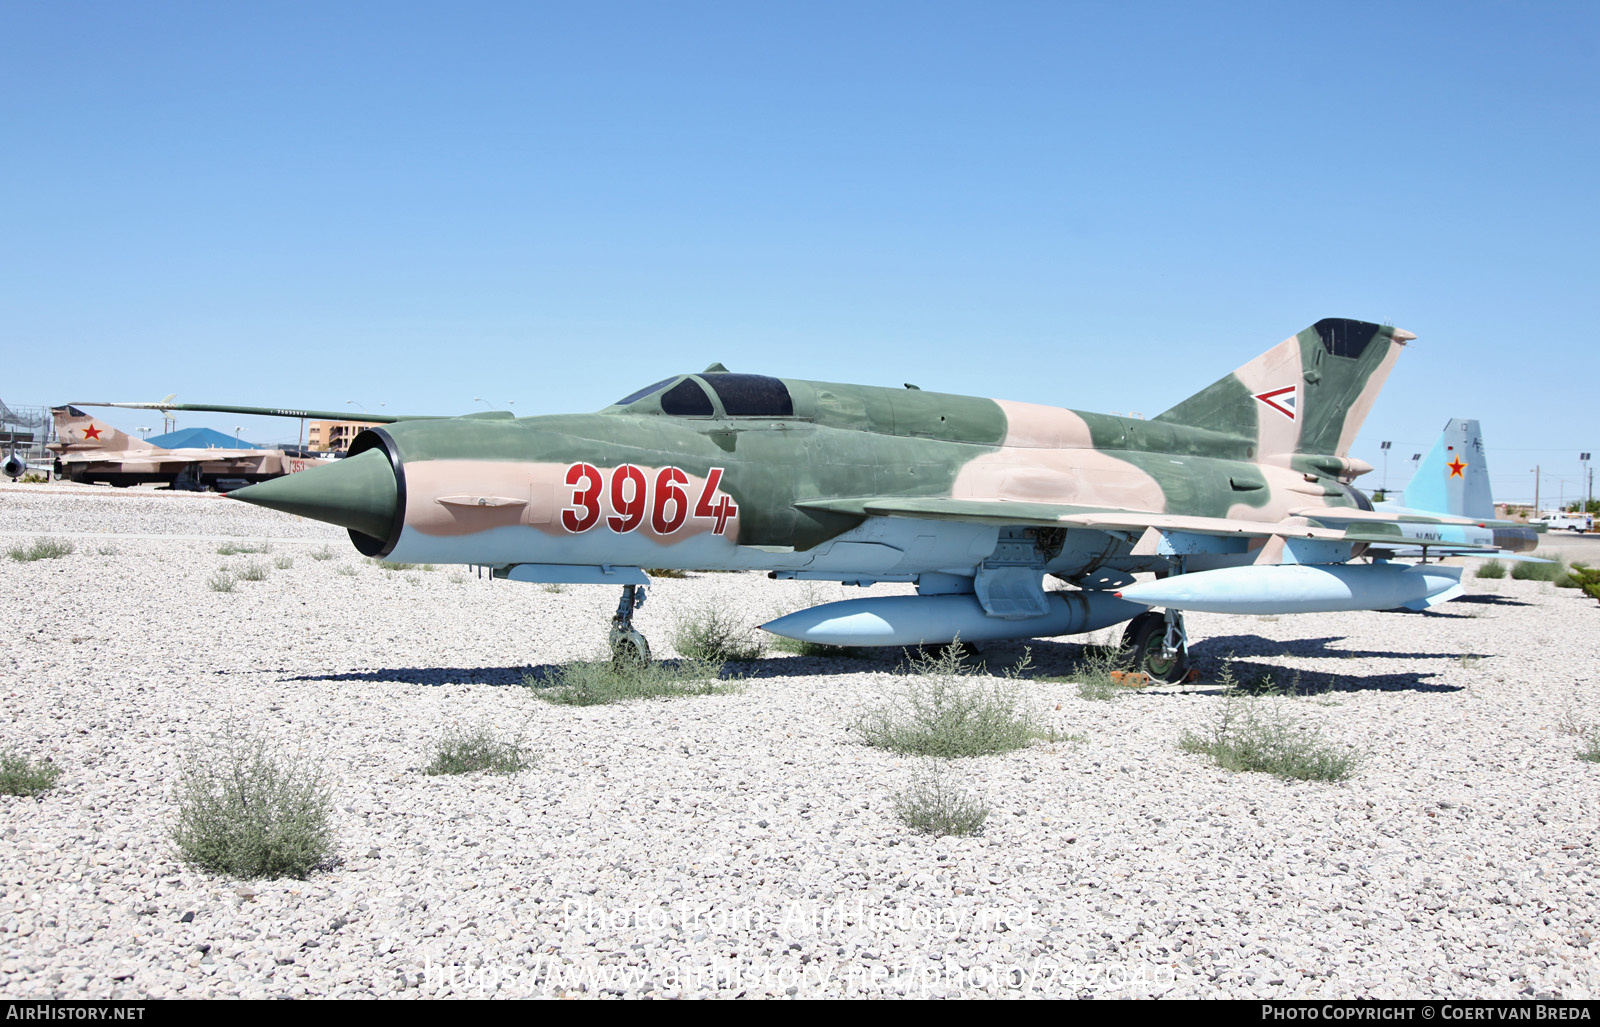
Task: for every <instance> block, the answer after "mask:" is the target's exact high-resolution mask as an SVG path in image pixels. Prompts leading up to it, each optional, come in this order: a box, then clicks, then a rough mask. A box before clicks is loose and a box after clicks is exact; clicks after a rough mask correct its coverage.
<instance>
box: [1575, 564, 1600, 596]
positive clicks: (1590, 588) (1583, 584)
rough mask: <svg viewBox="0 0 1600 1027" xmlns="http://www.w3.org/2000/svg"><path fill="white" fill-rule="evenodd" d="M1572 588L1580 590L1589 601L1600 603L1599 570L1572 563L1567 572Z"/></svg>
mask: <svg viewBox="0 0 1600 1027" xmlns="http://www.w3.org/2000/svg"><path fill="white" fill-rule="evenodd" d="M1568 573H1569V575H1570V577H1571V578H1572V583H1573V585H1574V587H1576V588H1579V589H1582V590H1583V594H1584V595H1586V596H1588V597H1589V598H1590V599H1594V600H1597V601H1600V570H1596V569H1594V568H1591V567H1588V566H1586V565H1584V564H1581V563H1574V564H1573V565H1572V570H1571V571H1569V572H1568Z"/></svg>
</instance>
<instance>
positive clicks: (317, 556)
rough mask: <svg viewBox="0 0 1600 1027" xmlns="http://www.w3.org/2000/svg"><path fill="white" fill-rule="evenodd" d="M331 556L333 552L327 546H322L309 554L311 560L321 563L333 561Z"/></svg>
mask: <svg viewBox="0 0 1600 1027" xmlns="http://www.w3.org/2000/svg"><path fill="white" fill-rule="evenodd" d="M333 556H334V553H333V550H332V549H331V548H330V547H328V546H323V547H322V548H321V549H318V550H317V551H316V552H314V553H312V554H311V559H313V560H315V561H317V562H318V563H321V562H323V561H324V560H331V559H333Z"/></svg>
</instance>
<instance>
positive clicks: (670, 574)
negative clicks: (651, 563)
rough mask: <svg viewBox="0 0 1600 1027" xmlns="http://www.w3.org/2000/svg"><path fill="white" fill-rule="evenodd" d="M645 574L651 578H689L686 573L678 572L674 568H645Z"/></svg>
mask: <svg viewBox="0 0 1600 1027" xmlns="http://www.w3.org/2000/svg"><path fill="white" fill-rule="evenodd" d="M645 573H646V574H648V575H650V576H651V577H652V578H687V577H688V576H689V572H688V571H683V570H679V569H678V568H676V567H647V568H645Z"/></svg>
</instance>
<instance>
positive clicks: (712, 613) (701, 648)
mask: <svg viewBox="0 0 1600 1027" xmlns="http://www.w3.org/2000/svg"><path fill="white" fill-rule="evenodd" d="M672 647H673V648H674V649H676V650H678V652H679V653H681V654H683V655H684V656H687V657H688V658H689V659H691V660H699V661H701V662H704V663H739V662H743V661H747V660H758V659H760V658H761V655H762V654H763V653H765V652H766V651H767V644H766V642H765V641H764V640H763V639H761V638H758V637H756V635H755V634H754V632H753V631H752V629H751V628H750V627H749V625H747V624H745V623H744V622H743V621H742V620H740V619H739V618H738V617H736V616H734V615H733V614H731V613H728V612H726V611H724V610H721V609H719V608H717V607H715V606H703V607H701V608H700V609H698V610H695V611H694V612H692V613H690V614H688V615H687V616H685V617H684V618H683V619H682V620H680V621H679V622H678V624H677V626H676V627H675V628H674V629H673V632H672Z"/></svg>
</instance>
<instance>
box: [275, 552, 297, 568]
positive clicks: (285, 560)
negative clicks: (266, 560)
mask: <svg viewBox="0 0 1600 1027" xmlns="http://www.w3.org/2000/svg"><path fill="white" fill-rule="evenodd" d="M272 566H274V567H276V568H278V570H280V571H286V570H288V569H289V568H290V567H293V566H294V557H292V556H274V557H273V558H272Z"/></svg>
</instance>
